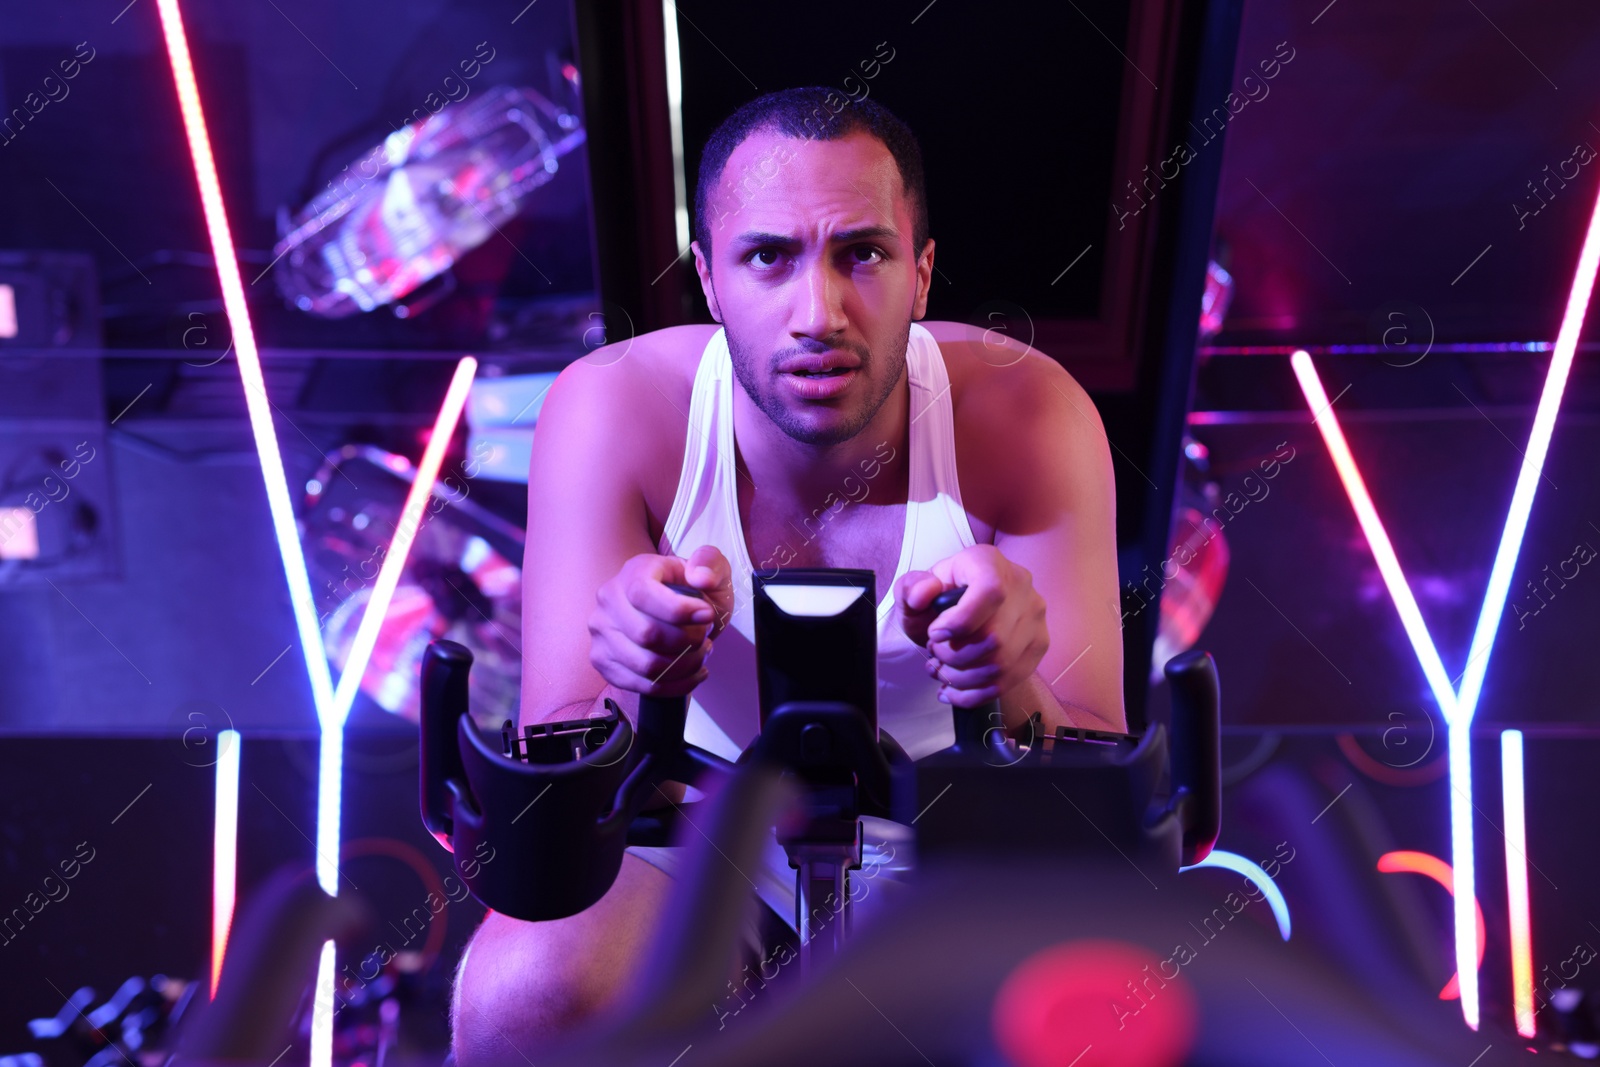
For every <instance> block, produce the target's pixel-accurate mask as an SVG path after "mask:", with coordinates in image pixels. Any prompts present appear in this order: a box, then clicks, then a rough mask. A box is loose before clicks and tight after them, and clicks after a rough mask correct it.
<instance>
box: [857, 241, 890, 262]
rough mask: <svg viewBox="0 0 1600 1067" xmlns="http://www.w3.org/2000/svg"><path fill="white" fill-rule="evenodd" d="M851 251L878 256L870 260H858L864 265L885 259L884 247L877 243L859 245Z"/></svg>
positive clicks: (862, 254) (861, 254)
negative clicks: (878, 245)
mask: <svg viewBox="0 0 1600 1067" xmlns="http://www.w3.org/2000/svg"><path fill="white" fill-rule="evenodd" d="M851 251H853V252H855V253H856V254H857V255H860V256H877V257H878V258H877V259H876V260H868V259H860V260H857V262H858V263H860V264H863V265H866V264H870V263H874V262H876V263H881V262H883V260H884V255H883V249H881V248H878V247H877V246H875V245H857V246H856V247H855V248H853V249H851Z"/></svg>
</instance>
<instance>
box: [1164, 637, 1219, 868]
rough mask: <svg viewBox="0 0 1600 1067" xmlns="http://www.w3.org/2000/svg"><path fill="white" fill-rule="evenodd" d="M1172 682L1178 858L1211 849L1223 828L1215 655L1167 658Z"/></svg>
mask: <svg viewBox="0 0 1600 1067" xmlns="http://www.w3.org/2000/svg"><path fill="white" fill-rule="evenodd" d="M1165 672H1166V676H1167V680H1168V681H1169V682H1171V683H1172V791H1173V794H1174V797H1175V798H1176V797H1178V796H1179V795H1180V794H1181V795H1182V796H1183V797H1185V798H1186V803H1185V804H1184V808H1186V809H1187V810H1184V811H1183V812H1182V818H1183V864H1184V866H1186V867H1187V866H1190V865H1192V864H1195V863H1199V862H1200V861H1201V860H1203V859H1205V858H1206V857H1207V856H1208V855H1210V854H1211V849H1212V847H1213V846H1214V845H1215V844H1216V843H1217V835H1218V834H1219V833H1220V832H1221V830H1222V751H1221V749H1222V737H1221V734H1222V703H1221V698H1222V691H1221V685H1220V683H1219V682H1218V681H1217V661H1216V660H1214V659H1213V658H1212V657H1211V653H1209V652H1205V651H1202V650H1200V649H1192V650H1190V651H1188V652H1185V653H1183V654H1182V655H1179V656H1174V657H1173V658H1172V659H1170V660H1168V661H1167V665H1166V667H1165Z"/></svg>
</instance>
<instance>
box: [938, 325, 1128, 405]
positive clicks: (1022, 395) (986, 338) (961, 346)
mask: <svg viewBox="0 0 1600 1067" xmlns="http://www.w3.org/2000/svg"><path fill="white" fill-rule="evenodd" d="M920 325H922V326H923V327H924V328H925V329H926V330H927V331H928V333H930V334H932V335H933V339H934V340H935V341H937V342H938V343H939V351H940V352H941V353H942V354H943V356H944V363H945V371H946V373H948V375H949V376H950V393H951V399H952V403H953V404H954V405H955V408H956V412H957V415H956V417H957V423H958V426H959V425H960V424H961V423H962V422H964V421H969V420H978V421H979V423H981V424H983V425H986V426H987V425H988V424H990V423H992V422H993V421H994V420H997V419H1003V420H1006V421H1007V423H1008V424H1010V425H1012V426H1013V428H1016V427H1017V426H1019V425H1021V426H1026V427H1031V426H1033V425H1034V424H1035V421H1036V420H1038V421H1043V422H1048V418H1047V416H1048V414H1049V413H1050V412H1051V411H1053V410H1058V409H1059V405H1061V404H1062V403H1065V404H1066V405H1067V406H1068V407H1069V408H1076V409H1079V410H1080V411H1081V412H1082V414H1083V416H1084V417H1086V418H1087V419H1089V420H1090V421H1091V422H1092V423H1093V424H1094V425H1095V426H1096V427H1098V426H1099V417H1098V415H1097V414H1096V412H1095V408H1094V402H1093V401H1092V400H1090V399H1089V394H1088V393H1087V392H1085V391H1084V389H1083V387H1082V386H1081V385H1079V384H1078V380H1077V379H1076V378H1074V377H1073V376H1072V375H1071V373H1069V372H1068V371H1067V369H1066V368H1065V367H1063V366H1062V365H1061V364H1060V363H1057V362H1056V361H1055V360H1054V359H1051V358H1050V357H1049V356H1048V355H1046V354H1045V353H1043V352H1041V351H1039V350H1038V349H1037V348H1034V347H1033V346H1032V345H1030V344H1028V343H1027V342H1026V341H1024V340H1021V339H1019V338H1017V337H1014V336H1012V335H1011V334H1009V333H1006V332H1004V331H1001V330H998V329H993V330H984V329H980V328H978V327H976V326H972V325H969V324H967V323H965V322H948V321H928V322H923V323H921V324H920ZM1018 420H1021V421H1020V424H1019V422H1018ZM975 428H976V427H975Z"/></svg>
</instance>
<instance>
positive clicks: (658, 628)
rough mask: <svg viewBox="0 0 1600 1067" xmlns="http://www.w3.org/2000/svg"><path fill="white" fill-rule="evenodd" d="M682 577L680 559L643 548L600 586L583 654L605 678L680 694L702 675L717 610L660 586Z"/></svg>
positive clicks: (657, 693)
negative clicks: (586, 655) (586, 645)
mask: <svg viewBox="0 0 1600 1067" xmlns="http://www.w3.org/2000/svg"><path fill="white" fill-rule="evenodd" d="M686 577H688V576H687V575H686V574H685V562H684V561H683V560H681V559H677V558H675V557H671V556H657V555H652V554H645V555H639V556H635V557H634V558H632V559H630V560H628V561H627V562H626V563H625V564H624V565H623V567H622V569H621V570H620V571H619V572H618V573H617V575H616V577H615V578H614V579H613V580H612V581H610V582H607V583H606V584H605V585H604V586H602V587H601V588H600V590H599V594H598V596H597V597H596V603H595V609H594V611H593V613H592V614H591V615H590V618H589V635H590V649H589V659H590V663H591V664H592V665H593V666H594V668H595V669H596V670H597V671H599V673H600V675H601V676H602V677H603V678H605V679H606V681H608V682H610V683H611V684H612V685H615V686H617V687H618V688H621V689H626V690H629V691H631V692H636V693H645V694H649V695H651V696H681V695H684V694H686V693H688V692H689V691H690V690H691V689H693V688H694V687H695V686H696V685H698V684H699V683H700V682H702V681H704V680H705V678H706V676H707V672H706V667H705V661H706V658H707V657H708V656H709V655H710V649H711V631H712V624H713V621H714V619H715V616H716V608H715V606H714V605H712V604H708V603H706V602H705V601H704V600H702V599H701V598H700V597H695V596H688V595H685V594H683V593H679V592H676V591H674V590H672V589H669V588H667V585H666V584H665V583H667V582H673V583H683V582H685V579H686ZM702 577H703V576H702Z"/></svg>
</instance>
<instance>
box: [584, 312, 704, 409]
mask: <svg viewBox="0 0 1600 1067" xmlns="http://www.w3.org/2000/svg"><path fill="white" fill-rule="evenodd" d="M719 329H721V327H720V326H718V325H717V324H716V323H709V324H704V325H702V324H700V323H692V324H690V325H686V326H668V327H665V328H664V329H660V330H651V331H650V332H649V333H642V334H639V335H638V336H637V337H629V338H626V339H625V340H621V341H615V342H612V343H611V344H608V345H602V346H601V347H600V348H597V349H595V350H594V351H592V352H590V353H588V354H587V355H585V356H583V357H581V358H579V359H576V360H573V361H572V362H571V363H569V364H568V365H567V367H566V368H565V369H564V370H563V371H562V372H561V373H562V375H563V376H565V377H567V378H569V379H573V380H574V382H575V383H576V381H580V380H581V381H582V382H583V383H584V384H585V385H587V386H589V387H591V388H596V389H601V390H604V391H605V392H606V393H608V394H611V395H617V394H619V393H622V394H625V395H629V396H643V395H644V394H645V393H647V392H651V391H659V392H658V395H664V396H665V397H666V398H667V399H677V398H678V396H679V394H683V395H685V396H686V395H687V393H686V390H687V389H689V388H692V386H693V384H694V372H695V369H696V368H697V367H698V366H699V363H700V355H701V353H703V352H704V351H705V347H706V344H707V343H708V342H709V341H710V340H711V337H712V335H713V334H715V333H716V332H717V330H719Z"/></svg>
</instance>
